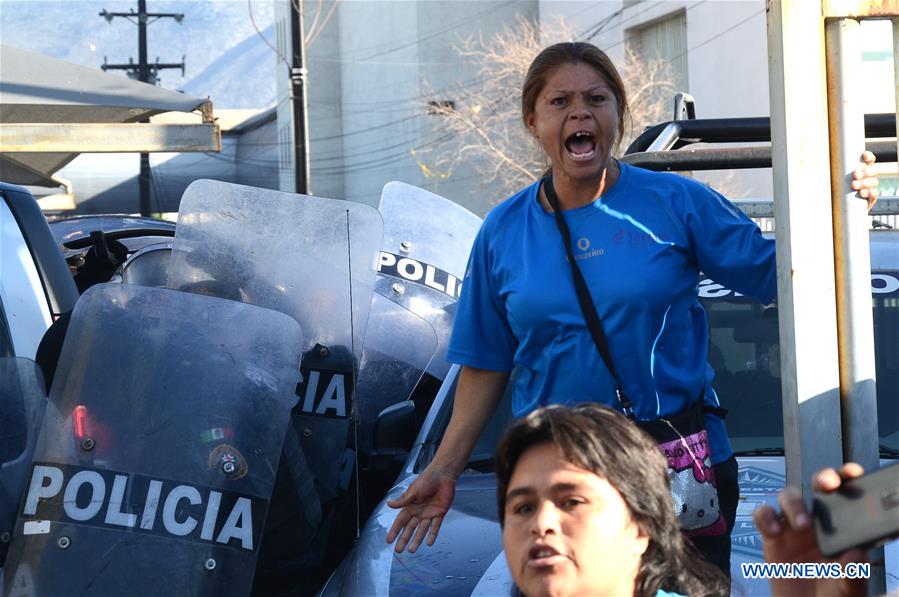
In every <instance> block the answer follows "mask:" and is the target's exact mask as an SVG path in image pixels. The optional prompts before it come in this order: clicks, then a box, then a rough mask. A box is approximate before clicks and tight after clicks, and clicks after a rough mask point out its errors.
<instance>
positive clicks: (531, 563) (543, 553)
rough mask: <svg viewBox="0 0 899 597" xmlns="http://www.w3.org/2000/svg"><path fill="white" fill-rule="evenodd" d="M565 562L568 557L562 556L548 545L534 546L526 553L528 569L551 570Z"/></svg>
mask: <svg viewBox="0 0 899 597" xmlns="http://www.w3.org/2000/svg"><path fill="white" fill-rule="evenodd" d="M566 560H568V557H567V556H564V555H562V554H561V553H559V552H558V550H556V549H555V548H553V547H550V546H548V545H535V546H534V547H532V548H531V549H530V550H529V551H528V559H527V564H526V565H527V567H528V568H537V569H542V568H552V567H553V566H556V565H557V564H561V563H563V562H565V561H566Z"/></svg>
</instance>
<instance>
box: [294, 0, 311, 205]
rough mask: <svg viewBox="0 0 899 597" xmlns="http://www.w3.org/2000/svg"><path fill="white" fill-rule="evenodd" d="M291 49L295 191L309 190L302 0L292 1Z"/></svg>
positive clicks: (306, 77)
mask: <svg viewBox="0 0 899 597" xmlns="http://www.w3.org/2000/svg"><path fill="white" fill-rule="evenodd" d="M290 4H291V8H290V11H291V17H292V18H291V32H290V39H291V42H292V43H291V46H292V48H291V50H292V52H291V53H292V55H293V64H291V66H290V82H291V87H292V89H291V91H292V93H291V97H292V99H293V118H292V120H293V143H294V152H293V155H294V175H295V178H296V192H297V193H301V194H303V195H309V194H310V193H311V189H310V184H309V182H310V181H309V116H308V110H307V105H308V103H309V98H308V89H307V82H308V81H309V76H308V75H309V71H308V70H307V69H306V27H305V24H304V22H303V0H297V1H296V2H291V3H290Z"/></svg>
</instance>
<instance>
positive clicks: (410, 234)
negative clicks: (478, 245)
mask: <svg viewBox="0 0 899 597" xmlns="http://www.w3.org/2000/svg"><path fill="white" fill-rule="evenodd" d="M378 209H379V211H380V212H381V215H382V216H383V218H384V243H383V244H382V245H381V254H380V257H379V259H378V280H377V282H376V284H375V290H376V291H377V292H378V293H380V294H382V295H383V296H385V297H387V298H389V299H390V300H392V301H394V302H396V303H398V304H400V305H402V306H404V307H406V308H407V309H409V310H410V311H412V312H413V313H415V314H416V315H418V316H419V317H422V318H423V319H425V320H426V321H427V322H428V323H430V324H431V325H432V326H433V327H434V331H435V332H436V333H437V340H438V348H437V354H436V355H435V357H434V359H433V360H432V361H431V364H430V365H429V366H428V373H429V374H431V375H433V376H434V377H437V378H438V379H441V380H442V379H443V378H444V377H446V372H447V371H448V370H449V364H448V363H447V362H446V348H447V345H448V344H449V339H450V334H451V332H452V327H453V320H454V318H455V306H456V301H458V299H459V292H460V291H461V289H462V278H463V276H464V275H465V267H466V265H467V264H468V254H469V253H470V252H471V245H472V244H473V243H474V238H475V236H476V235H477V233H478V230H479V229H480V227H481V221H482V220H481V218H479V217H477V216H476V215H474V214H473V213H471V212H470V211H468V210H466V209H465V208H464V207H461V206H460V205H457V204H456V203H453V202H452V201H450V200H448V199H444V198H443V197H441V196H439V195H435V194H434V193H431V192H428V191H425V190H423V189H419V188H418V187H414V186H412V185H408V184H405V183H402V182H389V183H387V184H386V185H385V186H384V190H383V191H382V193H381V204H380V207H379V208H378Z"/></svg>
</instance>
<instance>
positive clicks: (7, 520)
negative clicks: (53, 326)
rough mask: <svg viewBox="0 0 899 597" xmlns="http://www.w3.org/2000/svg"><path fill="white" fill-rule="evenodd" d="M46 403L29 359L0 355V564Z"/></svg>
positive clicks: (41, 379) (40, 376)
mask: <svg viewBox="0 0 899 597" xmlns="http://www.w3.org/2000/svg"><path fill="white" fill-rule="evenodd" d="M46 407H47V395H46V393H45V391H44V377H43V374H42V373H41V370H40V368H39V367H38V366H37V365H36V364H35V363H34V361H31V360H29V359H23V358H15V357H3V358H0V568H3V562H4V560H5V559H6V552H7V550H8V549H9V542H10V540H11V539H12V533H13V528H14V526H15V522H16V512H17V510H18V507H19V502H20V501H21V499H22V494H23V493H24V491H25V482H26V478H27V477H28V472H29V469H30V467H31V460H32V457H33V456H34V446H35V443H37V434H38V431H39V430H40V428H41V419H43V417H44V410H45V409H46Z"/></svg>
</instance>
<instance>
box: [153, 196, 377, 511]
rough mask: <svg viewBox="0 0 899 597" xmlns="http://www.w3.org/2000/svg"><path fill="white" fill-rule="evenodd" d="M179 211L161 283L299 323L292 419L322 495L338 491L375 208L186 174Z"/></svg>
mask: <svg viewBox="0 0 899 597" xmlns="http://www.w3.org/2000/svg"><path fill="white" fill-rule="evenodd" d="M178 214H179V215H178V228H177V231H176V234H175V240H174V244H173V247H172V261H171V264H170V266H169V276H168V287H169V288H174V289H179V290H186V291H190V292H201V293H206V294H212V295H215V296H220V297H223V298H231V299H234V300H240V301H243V302H247V303H251V304H254V305H258V306H261V307H266V308H269V309H274V310H276V311H281V312H282V313H286V314H288V315H290V316H291V317H293V318H294V319H296V320H297V321H298V322H299V323H300V325H301V326H302V328H303V333H304V337H305V344H304V345H303V368H302V370H301V373H302V376H301V379H300V383H299V385H298V386H297V396H298V397H299V401H298V403H297V406H296V408H295V409H294V416H293V421H294V427H295V430H296V432H297V435H298V437H299V442H300V445H301V447H302V451H303V454H304V456H305V459H306V461H307V462H308V465H309V467H311V469H312V472H313V473H314V475H315V480H316V487H317V488H318V489H319V493H320V497H321V498H322V500H324V501H327V500H329V499H331V498H333V497H334V496H336V495H337V494H338V493H339V492H340V491H344V490H347V489H348V488H349V484H350V481H351V473H352V470H353V467H354V465H355V451H353V450H352V448H351V447H350V446H351V444H352V428H351V425H350V422H351V421H352V415H353V409H354V408H357V409H358V408H359V407H358V405H354V404H352V402H351V400H352V398H353V396H354V390H355V388H354V383H355V382H356V379H357V376H356V373H357V372H358V365H359V362H360V359H361V356H362V347H363V340H364V338H365V329H366V324H367V321H368V314H369V309H370V307H371V302H372V286H373V284H374V279H375V263H376V261H377V256H378V249H379V247H380V245H381V237H382V230H383V224H382V222H381V215H380V214H379V213H378V212H377V210H375V209H374V208H372V207H370V206H367V205H362V204H359V203H352V202H348V201H340V200H335V199H324V198H320V197H308V196H305V195H295V194H290V193H281V192H278V191H272V190H268V189H259V188H254V187H247V186H241V185H234V184H228V183H223V182H218V181H212V180H199V181H196V182H194V183H192V184H191V185H190V186H189V187H188V188H187V190H186V191H185V192H184V196H183V197H182V199H181V206H180V208H179V212H178ZM351 314H352V315H351ZM359 398H360V397H359V396H356V399H357V400H358V399H359Z"/></svg>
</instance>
